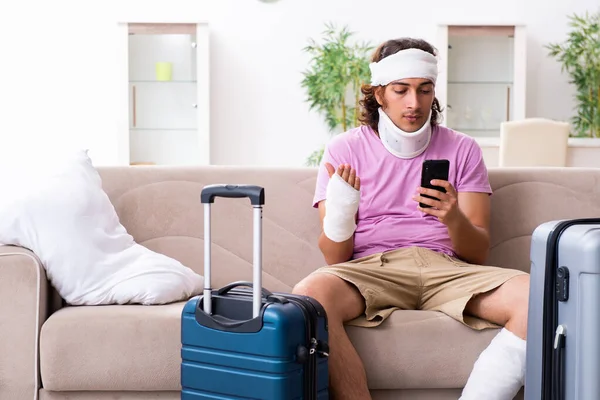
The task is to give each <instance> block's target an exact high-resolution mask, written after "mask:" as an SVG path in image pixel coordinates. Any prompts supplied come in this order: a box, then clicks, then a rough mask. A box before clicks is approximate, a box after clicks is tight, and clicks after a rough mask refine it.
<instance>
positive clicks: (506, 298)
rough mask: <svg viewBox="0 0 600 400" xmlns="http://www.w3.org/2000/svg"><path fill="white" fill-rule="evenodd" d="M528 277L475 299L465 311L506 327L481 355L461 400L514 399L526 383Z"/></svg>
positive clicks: (525, 276)
mask: <svg viewBox="0 0 600 400" xmlns="http://www.w3.org/2000/svg"><path fill="white" fill-rule="evenodd" d="M528 300H529V275H521V276H518V277H515V278H512V279H510V280H508V281H507V282H506V283H504V284H503V285H502V286H500V287H499V288H497V289H495V290H492V291H490V292H488V293H484V294H481V295H478V296H476V297H475V298H473V299H472V300H471V301H470V302H469V303H468V304H467V307H466V310H465V312H466V313H467V314H470V315H474V316H476V317H479V318H482V319H485V320H488V321H491V322H494V323H496V324H498V325H501V326H504V328H503V329H501V330H500V332H499V333H498V335H497V336H496V337H494V339H493V340H492V342H491V343H490V345H489V346H488V347H487V348H486V349H485V350H484V351H483V352H482V353H481V354H480V356H479V358H478V359H477V361H476V362H475V365H474V367H473V371H471V374H470V376H469V380H468V381H467V384H466V385H465V388H464V390H463V393H462V396H461V398H460V400H479V399H489V400H512V399H513V398H514V396H515V395H516V394H517V392H518V391H519V389H520V388H521V387H522V386H523V384H524V379H525V356H526V339H527V313H528Z"/></svg>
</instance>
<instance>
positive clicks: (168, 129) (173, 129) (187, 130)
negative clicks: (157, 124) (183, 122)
mask: <svg viewBox="0 0 600 400" xmlns="http://www.w3.org/2000/svg"><path fill="white" fill-rule="evenodd" d="M129 130H131V131H181V132H190V131H196V130H197V129H196V128H138V127H135V128H132V127H130V128H129Z"/></svg>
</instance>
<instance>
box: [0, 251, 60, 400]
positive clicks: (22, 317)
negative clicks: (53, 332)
mask: <svg viewBox="0 0 600 400" xmlns="http://www.w3.org/2000/svg"><path fill="white" fill-rule="evenodd" d="M47 305H48V282H47V279H46V273H45V271H44V268H43V267H42V265H41V263H40V261H39V259H38V258H37V257H36V256H35V255H34V254H33V253H32V252H31V251H29V250H27V249H24V248H22V247H17V246H0V399H11V400H32V399H33V400H35V399H37V397H38V389H39V386H40V378H39V376H40V375H39V370H40V367H39V332H40V327H41V326H42V324H43V323H44V321H45V320H46V317H47Z"/></svg>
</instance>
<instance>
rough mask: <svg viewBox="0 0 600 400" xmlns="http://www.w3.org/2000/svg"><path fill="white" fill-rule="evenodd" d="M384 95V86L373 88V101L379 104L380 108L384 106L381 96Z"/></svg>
mask: <svg viewBox="0 0 600 400" xmlns="http://www.w3.org/2000/svg"><path fill="white" fill-rule="evenodd" d="M384 93H385V86H377V87H376V88H375V90H374V91H373V94H374V95H375V100H377V103H379V105H380V106H382V107H383V106H384V101H383V94H384Z"/></svg>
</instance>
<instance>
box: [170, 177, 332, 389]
mask: <svg viewBox="0 0 600 400" xmlns="http://www.w3.org/2000/svg"><path fill="white" fill-rule="evenodd" d="M216 197H228V198H242V197H248V198H249V199H250V202H251V204H252V205H253V209H254V249H253V250H254V262H253V264H254V269H253V282H233V283H231V284H229V285H227V286H225V287H223V288H220V289H218V290H215V289H212V288H211V287H210V285H211V284H210V282H211V274H210V273H211V252H210V245H211V239H210V230H211V227H210V222H211V219H210V218H211V204H212V203H213V202H214V200H215V198H216ZM201 201H202V203H203V204H204V278H205V284H204V292H203V294H202V295H201V296H196V297H194V298H192V299H190V300H189V301H188V302H187V303H186V305H185V306H184V308H183V312H182V320H181V344H182V347H181V359H182V362H181V386H182V390H181V399H182V400H200V399H219V400H225V399H228V400H229V399H231V400H233V399H264V400H284V399H285V400H288V399H289V400H295V399H303V400H315V399H318V400H325V399H328V398H329V392H328V385H329V382H328V379H329V372H328V358H327V357H328V355H329V354H328V352H329V348H328V344H327V342H328V332H327V316H326V313H325V310H324V309H323V307H322V306H321V305H320V304H319V303H318V302H317V301H316V300H314V299H312V298H309V297H304V296H295V295H292V294H287V293H271V292H269V291H268V290H266V289H265V288H263V287H262V280H261V273H262V207H263V205H264V189H263V188H262V187H259V186H251V185H209V186H206V187H205V188H204V189H203V190H202V194H201ZM249 288H250V289H249Z"/></svg>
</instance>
